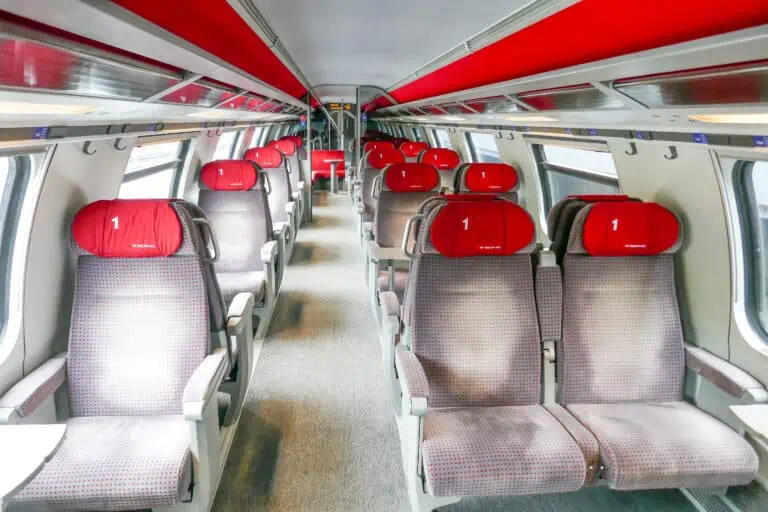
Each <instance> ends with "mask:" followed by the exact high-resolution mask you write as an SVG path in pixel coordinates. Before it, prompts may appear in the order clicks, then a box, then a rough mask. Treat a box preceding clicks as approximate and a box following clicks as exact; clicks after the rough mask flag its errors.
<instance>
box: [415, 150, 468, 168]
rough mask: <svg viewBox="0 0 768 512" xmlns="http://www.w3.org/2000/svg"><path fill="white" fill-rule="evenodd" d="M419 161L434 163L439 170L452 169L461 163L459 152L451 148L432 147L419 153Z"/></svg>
mask: <svg viewBox="0 0 768 512" xmlns="http://www.w3.org/2000/svg"><path fill="white" fill-rule="evenodd" d="M419 161H420V162H424V163H425V164H430V165H434V166H435V167H437V168H438V169H440V170H443V171H446V170H449V169H450V170H453V169H455V168H457V167H458V166H459V164H460V163H461V158H460V157H459V154H458V153H457V152H455V151H454V150H452V149H447V148H432V149H428V150H426V151H425V152H424V153H422V154H421V158H420V159H419Z"/></svg>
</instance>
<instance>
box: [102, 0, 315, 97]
mask: <svg viewBox="0 0 768 512" xmlns="http://www.w3.org/2000/svg"><path fill="white" fill-rule="evenodd" d="M114 1H115V2H116V3H117V4H120V5H121V6H123V7H125V8H126V9H128V10H130V11H132V12H134V13H135V14H137V15H139V16H141V17H142V18H144V19H146V20H148V21H150V22H152V23H154V24H155V25H158V26H160V27H162V28H164V29H166V30H168V31H169V32H172V33H173V34H175V35H177V36H179V37H181V38H182V39H185V40H187V41H189V42H190V43H192V44H194V45H195V46H198V47H199V48H202V49H203V50H205V51H207V52H210V53H212V54H213V55H216V56H217V57H219V58H220V59H223V60H225V61H227V62H229V63H230V64H232V65H233V66H235V67H238V68H240V69H242V70H243V71H245V72H246V73H250V74H251V75H253V76H255V77H257V78H259V79H260V80H262V81H264V82H266V83H268V84H269V85H271V86H272V87H275V88H277V89H280V90H281V91H283V92H285V93H286V94H289V95H291V96H294V97H296V98H299V97H301V96H302V95H304V94H306V92H307V90H306V88H305V87H304V86H303V85H301V82H299V81H298V79H296V77H295V76H294V75H293V73H292V72H291V71H290V70H289V69H288V68H287V67H286V66H285V65H284V64H283V63H282V61H280V59H279V58H277V56H276V55H275V54H274V53H273V52H272V50H271V49H270V48H269V47H268V46H267V45H266V44H265V43H264V41H262V39H261V38H260V37H259V36H258V35H257V34H256V33H255V32H254V31H253V30H251V28H250V27H249V26H248V24H247V23H246V22H245V21H243V19H242V18H241V17H240V16H239V15H238V14H237V12H235V10H234V9H232V7H230V5H229V4H228V3H227V2H226V0H184V1H183V2H173V1H168V0H114ZM214 78H215V77H214Z"/></svg>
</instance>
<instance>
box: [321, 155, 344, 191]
mask: <svg viewBox="0 0 768 512" xmlns="http://www.w3.org/2000/svg"><path fill="white" fill-rule="evenodd" d="M323 161H324V162H325V163H327V164H331V194H335V193H336V192H337V191H338V189H339V177H338V176H336V168H337V167H338V166H339V164H343V163H344V159H341V158H328V159H326V160H323Z"/></svg>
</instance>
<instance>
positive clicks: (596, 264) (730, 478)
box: [557, 201, 758, 490]
mask: <svg viewBox="0 0 768 512" xmlns="http://www.w3.org/2000/svg"><path fill="white" fill-rule="evenodd" d="M681 245H682V229H681V225H680V221H679V219H678V218H677V217H676V216H675V215H674V214H673V213H671V212H670V211H669V210H667V209H666V208H664V207H663V206H661V205H659V204H656V203H643V202H639V201H623V202H603V203H593V204H586V205H583V206H582V208H581V209H580V210H579V212H578V213H577V214H576V216H575V218H574V220H573V226H572V228H571V230H570V236H569V241H568V246H567V253H566V256H565V258H564V263H563V325H562V328H563V330H562V341H561V342H560V344H559V354H558V357H557V360H558V368H559V372H558V374H559V376H560V379H561V380H560V382H559V388H558V393H559V399H558V401H559V402H560V403H562V404H564V405H565V407H567V409H568V411H570V412H571V413H572V414H573V415H574V416H575V417H576V418H577V419H578V420H579V421H580V422H582V423H583V424H584V425H585V426H586V427H587V428H588V429H589V430H590V431H591V432H592V433H593V434H594V435H595V437H596V438H597V440H598V442H599V445H600V456H601V461H602V464H603V466H604V469H603V471H602V473H601V475H600V476H601V479H602V480H604V481H605V482H607V484H608V485H609V486H610V487H611V488H613V489H620V490H630V489H657V488H678V487H690V488H722V487H727V486H731V485H742V484H746V483H748V482H750V481H751V480H752V479H753V478H754V477H755V476H756V473H757V469H758V459H757V455H756V454H755V451H754V450H753V449H752V447H751V446H750V445H749V444H748V443H747V442H746V441H745V440H744V438H743V437H742V436H741V435H739V434H738V433H737V432H735V431H734V430H731V428H730V427H728V426H726V425H725V424H724V423H721V422H720V421H719V420H717V419H715V418H714V417H713V416H710V415H709V414H707V413H706V412H704V411H702V410H700V409H698V408H697V407H695V406H694V405H692V404H690V403H688V402H685V401H684V396H683V383H684V372H685V369H686V364H688V365H690V360H688V361H687V359H690V358H688V357H687V355H686V351H687V350H688V347H687V346H686V345H685V344H684V343H683V333H682V326H681V322H680V312H679V309H678V302H677V295H676V287H675V278H674V262H673V258H674V253H675V252H676V251H677V250H678V249H679V248H680V246H681ZM692 348H693V347H692ZM698 350H701V349H698ZM712 357H714V356H712ZM722 364H724V365H727V362H725V361H722ZM734 370H737V373H736V375H738V372H740V370H738V369H736V368H734ZM741 373H743V372H741ZM721 385H722V384H721ZM723 389H724V390H726V389H728V386H723Z"/></svg>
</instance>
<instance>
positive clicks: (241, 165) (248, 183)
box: [200, 160, 257, 191]
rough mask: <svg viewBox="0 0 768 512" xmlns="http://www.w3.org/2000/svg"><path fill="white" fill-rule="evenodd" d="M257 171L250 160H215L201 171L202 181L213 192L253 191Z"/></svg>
mask: <svg viewBox="0 0 768 512" xmlns="http://www.w3.org/2000/svg"><path fill="white" fill-rule="evenodd" d="M256 180H257V176H256V169H254V167H253V165H252V164H251V163H250V162H249V161H248V160H214V161H213V162H208V163H207V164H205V165H204V166H203V168H202V169H201V170H200V181H202V182H203V183H204V184H205V186H206V187H208V188H209V189H211V190H227V191H240V190H251V189H252V188H253V186H254V185H255V184H256Z"/></svg>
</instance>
